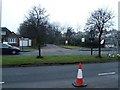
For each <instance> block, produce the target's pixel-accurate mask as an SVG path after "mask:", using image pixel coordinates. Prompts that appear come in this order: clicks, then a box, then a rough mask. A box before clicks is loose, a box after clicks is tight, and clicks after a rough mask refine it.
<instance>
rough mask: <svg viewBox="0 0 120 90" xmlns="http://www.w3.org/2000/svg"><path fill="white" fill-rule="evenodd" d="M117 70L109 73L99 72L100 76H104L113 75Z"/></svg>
mask: <svg viewBox="0 0 120 90" xmlns="http://www.w3.org/2000/svg"><path fill="white" fill-rule="evenodd" d="M113 74H115V72H109V73H99V74H98V75H99V76H104V75H113Z"/></svg>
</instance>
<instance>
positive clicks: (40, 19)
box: [26, 5, 48, 58]
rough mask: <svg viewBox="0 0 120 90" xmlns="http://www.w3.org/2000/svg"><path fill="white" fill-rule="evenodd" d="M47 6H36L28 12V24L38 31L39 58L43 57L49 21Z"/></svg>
mask: <svg viewBox="0 0 120 90" xmlns="http://www.w3.org/2000/svg"><path fill="white" fill-rule="evenodd" d="M45 14H46V11H45V8H41V7H40V5H39V6H34V7H33V8H32V9H31V10H30V11H29V13H28V17H27V16H26V18H27V24H28V25H30V26H32V28H33V29H34V31H35V32H36V39H37V45H38V50H39V56H37V57H38V58H41V57H42V55H41V45H42V44H44V42H45V34H46V26H47V23H48V15H45Z"/></svg>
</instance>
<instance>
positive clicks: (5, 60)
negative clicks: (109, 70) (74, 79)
mask: <svg viewBox="0 0 120 90" xmlns="http://www.w3.org/2000/svg"><path fill="white" fill-rule="evenodd" d="M114 60H116V59H115V58H110V57H107V56H103V58H96V57H95V56H80V55H75V56H45V57H44V58H42V59H37V58H36V57H33V56H24V57H21V56H5V57H2V65H3V66H12V65H13V66H14V65H36V64H69V63H79V62H82V63H91V62H106V61H114Z"/></svg>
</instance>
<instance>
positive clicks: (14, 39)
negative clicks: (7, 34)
mask: <svg viewBox="0 0 120 90" xmlns="http://www.w3.org/2000/svg"><path fill="white" fill-rule="evenodd" d="M8 43H16V38H8Z"/></svg>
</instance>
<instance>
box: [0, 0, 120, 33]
mask: <svg viewBox="0 0 120 90" xmlns="http://www.w3.org/2000/svg"><path fill="white" fill-rule="evenodd" d="M118 1H119V0H2V22H1V26H2V27H7V28H8V29H9V30H11V31H14V32H17V30H18V28H19V25H20V23H22V22H23V20H25V15H27V13H28V12H29V10H30V9H31V8H32V7H33V6H34V5H38V4H40V5H41V7H42V8H45V9H46V11H47V13H48V14H49V15H50V16H49V18H50V22H58V23H60V24H61V25H62V26H64V25H65V26H72V27H73V28H77V27H78V26H79V27H81V30H82V29H83V28H84V26H85V23H86V20H87V18H88V17H89V16H90V13H91V12H92V11H94V10H97V9H98V8H107V9H109V10H111V11H113V13H114V15H115V18H114V23H115V26H114V28H115V29H117V28H118V27H117V26H118V25H117V24H118V22H117V21H118Z"/></svg>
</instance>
